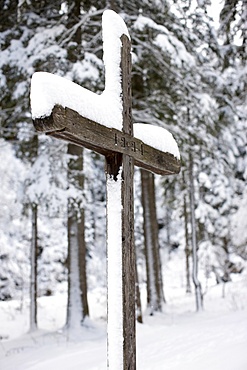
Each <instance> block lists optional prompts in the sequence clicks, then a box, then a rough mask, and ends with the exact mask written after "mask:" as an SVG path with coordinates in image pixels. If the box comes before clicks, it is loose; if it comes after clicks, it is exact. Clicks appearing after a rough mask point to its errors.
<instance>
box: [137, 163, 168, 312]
mask: <svg viewBox="0 0 247 370" xmlns="http://www.w3.org/2000/svg"><path fill="white" fill-rule="evenodd" d="M141 182H142V206H143V216H144V239H145V256H146V270H147V306H148V309H149V311H150V315H152V314H153V313H154V312H155V311H161V310H162V303H163V302H164V296H163V287H162V275H161V262H160V256H159V245H158V227H157V217H156V207H155V192H154V178H153V174H151V173H149V172H147V171H145V170H141Z"/></svg>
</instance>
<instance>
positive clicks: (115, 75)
mask: <svg viewBox="0 0 247 370" xmlns="http://www.w3.org/2000/svg"><path fill="white" fill-rule="evenodd" d="M102 25H103V48H104V64H105V90H104V92H103V93H102V94H101V95H97V94H94V93H93V92H91V91H89V90H87V89H84V88H83V87H81V86H79V85H77V84H75V83H73V82H71V81H69V80H66V79H64V78H62V77H59V76H55V75H52V74H49V73H45V72H37V73H35V74H34V75H33V77H32V83H31V108H32V117H33V123H34V126H35V128H36V130H37V131H40V132H45V133H47V134H48V135H50V136H53V137H55V138H58V139H63V140H66V141H68V142H70V143H74V144H76V145H79V146H83V147H86V148H89V149H92V150H94V151H96V152H98V153H100V154H103V155H104V156H105V158H106V176H107V253H108V267H107V272H108V300H107V301H108V369H111V370H127V369H128V370H134V369H135V368H136V340H135V250H134V206H133V204H134V202H133V173H134V165H137V166H139V167H142V168H144V169H146V170H149V171H152V172H154V173H157V174H160V175H169V174H175V173H178V172H179V170H180V161H179V151H178V147H177V144H176V142H175V140H174V139H173V137H172V135H171V134H170V133H169V132H168V131H166V130H165V129H162V128H160V127H156V126H153V125H147V124H134V125H133V124H132V114H131V52H130V48H131V43H130V36H129V33H128V29H127V27H126V25H125V23H124V21H123V19H122V18H121V17H120V16H119V15H117V14H116V13H115V12H113V11H112V10H106V11H105V12H104V14H103V20H102ZM133 126H134V127H133ZM133 128H134V133H133Z"/></svg>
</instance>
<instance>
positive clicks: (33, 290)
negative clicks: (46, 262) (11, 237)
mask: <svg viewBox="0 0 247 370" xmlns="http://www.w3.org/2000/svg"><path fill="white" fill-rule="evenodd" d="M37 220H38V205H37V204H35V203H33V204H32V241H31V277H30V278H31V279H30V280H31V283H30V331H34V330H36V329H37V260H38V221H37Z"/></svg>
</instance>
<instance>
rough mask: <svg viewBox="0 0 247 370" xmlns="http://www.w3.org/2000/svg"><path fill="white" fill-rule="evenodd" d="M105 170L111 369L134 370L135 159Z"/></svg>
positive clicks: (126, 117)
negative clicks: (117, 263) (117, 264)
mask: <svg viewBox="0 0 247 370" xmlns="http://www.w3.org/2000/svg"><path fill="white" fill-rule="evenodd" d="M121 41H122V49H121V71H122V99H123V128H122V131H123V132H124V133H128V134H130V135H133V124H132V114H131V60H130V41H129V39H128V37H127V36H125V35H123V36H122V37H121ZM106 169H107V205H108V212H107V244H108V266H107V270H108V271H107V275H108V369H110V370H135V369H136V339H135V250H134V201H133V199H134V198H133V175H134V160H133V158H132V157H130V156H128V155H126V154H123V155H122V154H117V153H116V154H113V153H111V155H109V156H106ZM114 182H115V184H114ZM113 202H115V203H116V204H115V209H113V208H114V207H113ZM112 222H114V225H116V229H114V230H112V229H110V227H111V225H112ZM118 228H119V229H120V230H118ZM114 243H115V246H114ZM117 261H119V266H116V262H117ZM113 264H114V265H113ZM116 267H117V268H116ZM117 269H119V271H118V270H117ZM114 280H115V281H114Z"/></svg>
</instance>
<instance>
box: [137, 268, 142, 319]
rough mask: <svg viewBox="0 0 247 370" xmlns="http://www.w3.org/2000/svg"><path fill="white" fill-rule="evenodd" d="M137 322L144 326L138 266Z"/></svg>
mask: <svg viewBox="0 0 247 370" xmlns="http://www.w3.org/2000/svg"><path fill="white" fill-rule="evenodd" d="M136 320H137V321H138V322H139V323H140V324H142V323H143V319H142V304H141V294H140V287H139V279H138V271H137V265H136Z"/></svg>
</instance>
